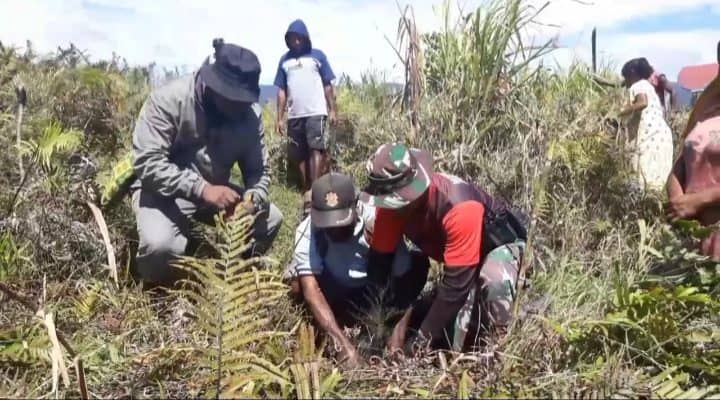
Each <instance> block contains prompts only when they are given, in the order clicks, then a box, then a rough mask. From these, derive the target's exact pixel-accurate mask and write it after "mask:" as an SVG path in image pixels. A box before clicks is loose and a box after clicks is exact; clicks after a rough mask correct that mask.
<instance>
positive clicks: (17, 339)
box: [0, 324, 50, 364]
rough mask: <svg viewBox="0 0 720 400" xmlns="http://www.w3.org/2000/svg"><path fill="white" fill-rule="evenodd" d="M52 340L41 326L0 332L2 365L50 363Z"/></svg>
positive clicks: (21, 327) (22, 327) (36, 325)
mask: <svg viewBox="0 0 720 400" xmlns="http://www.w3.org/2000/svg"><path fill="white" fill-rule="evenodd" d="M49 349H50V340H49V339H48V337H47V333H46V331H45V330H44V329H43V328H42V326H40V325H39V324H35V325H31V326H20V327H18V328H12V329H7V330H0V364H4V363H20V364H36V363H39V362H41V363H49V362H50V350H49Z"/></svg>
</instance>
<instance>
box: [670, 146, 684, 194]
mask: <svg viewBox="0 0 720 400" xmlns="http://www.w3.org/2000/svg"><path fill="white" fill-rule="evenodd" d="M683 182H685V162H684V158H683V156H682V155H681V156H680V157H678V159H677V160H676V161H675V165H673V168H672V170H671V171H670V176H668V180H667V184H666V189H667V195H668V199H673V198H675V197H678V196H682V195H684V194H685V190H684V189H683Z"/></svg>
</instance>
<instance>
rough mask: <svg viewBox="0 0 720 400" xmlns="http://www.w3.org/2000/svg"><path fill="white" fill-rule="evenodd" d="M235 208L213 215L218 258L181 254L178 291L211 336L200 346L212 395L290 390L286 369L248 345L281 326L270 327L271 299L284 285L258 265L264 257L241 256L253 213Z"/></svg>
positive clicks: (273, 333) (272, 334) (247, 243)
mask: <svg viewBox="0 0 720 400" xmlns="http://www.w3.org/2000/svg"><path fill="white" fill-rule="evenodd" d="M241 208H242V207H239V208H238V211H236V214H235V215H234V216H233V217H231V218H229V219H227V220H225V214H224V213H221V214H220V215H218V216H217V217H216V226H217V230H218V233H219V243H218V252H219V258H217V259H198V258H195V257H182V258H181V259H180V260H179V261H178V262H177V264H176V266H177V267H179V268H181V269H183V270H185V271H187V272H189V274H190V275H191V277H192V279H190V280H187V281H186V287H185V289H183V290H182V291H181V293H182V294H183V295H185V296H186V297H188V298H190V300H191V301H192V304H193V306H192V310H191V312H192V314H194V316H195V321H196V323H197V325H198V326H199V327H200V329H202V330H203V331H204V332H205V333H207V334H208V335H209V336H211V337H212V338H214V345H213V346H211V347H210V348H207V349H201V350H202V351H203V352H204V354H205V364H206V367H207V368H208V370H210V371H213V376H212V377H211V378H210V379H211V380H212V381H214V382H213V384H212V386H213V387H212V388H210V389H209V390H208V394H209V395H211V396H220V397H223V398H226V397H238V396H240V397H248V396H256V395H263V394H266V393H267V392H268V391H270V390H272V389H273V388H276V389H277V388H279V389H280V391H281V392H289V390H290V387H291V381H290V378H289V375H288V374H287V373H286V372H285V371H283V370H281V369H279V367H277V366H275V365H274V364H273V363H271V362H270V361H268V360H265V359H263V358H260V357H259V356H256V355H254V354H252V353H253V349H254V348H256V347H257V346H261V345H263V344H264V343H266V342H268V341H269V340H271V339H272V338H273V337H278V336H286V335H288V333H286V332H276V331H274V330H272V326H271V323H272V321H273V317H275V315H273V308H272V304H273V303H272V300H273V299H277V298H279V297H280V296H281V295H283V294H284V293H285V290H286V289H287V287H286V286H285V285H284V284H283V283H281V282H280V279H279V277H278V276H277V274H274V273H270V272H268V271H264V270H262V269H261V268H260V266H261V264H263V263H264V262H265V259H264V258H253V259H243V258H242V254H244V253H245V252H246V251H247V250H248V249H249V248H250V246H251V244H252V243H251V236H250V235H251V229H252V224H253V221H254V217H253V216H252V215H248V214H247V213H245V212H243V211H241Z"/></svg>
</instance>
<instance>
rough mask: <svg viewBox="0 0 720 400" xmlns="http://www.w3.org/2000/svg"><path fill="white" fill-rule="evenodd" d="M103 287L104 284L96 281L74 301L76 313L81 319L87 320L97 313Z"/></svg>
mask: <svg viewBox="0 0 720 400" xmlns="http://www.w3.org/2000/svg"><path fill="white" fill-rule="evenodd" d="M101 288H102V284H101V283H100V282H96V283H95V284H94V285H92V286H91V287H90V288H88V289H86V290H85V292H84V293H83V294H82V295H81V296H80V297H79V298H78V299H76V300H75V301H74V309H75V314H76V315H77V316H78V317H79V318H80V320H81V321H86V320H87V319H89V318H90V317H91V316H92V315H93V314H94V313H95V306H96V305H97V300H98V296H99V295H100V290H101Z"/></svg>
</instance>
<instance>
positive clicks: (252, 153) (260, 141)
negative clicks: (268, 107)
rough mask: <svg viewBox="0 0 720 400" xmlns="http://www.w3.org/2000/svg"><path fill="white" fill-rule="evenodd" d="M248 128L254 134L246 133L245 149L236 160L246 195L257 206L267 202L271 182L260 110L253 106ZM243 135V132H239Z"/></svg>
mask: <svg viewBox="0 0 720 400" xmlns="http://www.w3.org/2000/svg"><path fill="white" fill-rule="evenodd" d="M250 115H251V117H250V118H252V121H251V122H250V126H252V127H253V130H254V132H247V140H246V146H247V147H246V149H245V151H244V153H243V155H242V157H241V158H240V160H238V165H239V167H240V170H241V172H242V176H243V182H244V184H245V187H246V188H247V190H246V193H251V194H252V195H253V197H255V198H256V199H255V200H256V202H257V204H265V203H266V202H267V201H268V193H269V189H270V182H271V168H270V163H269V162H268V154H267V148H266V147H265V128H264V126H263V122H262V108H261V107H260V105H259V104H253V106H252V111H251V114H250ZM241 133H243V134H245V132H241Z"/></svg>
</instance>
